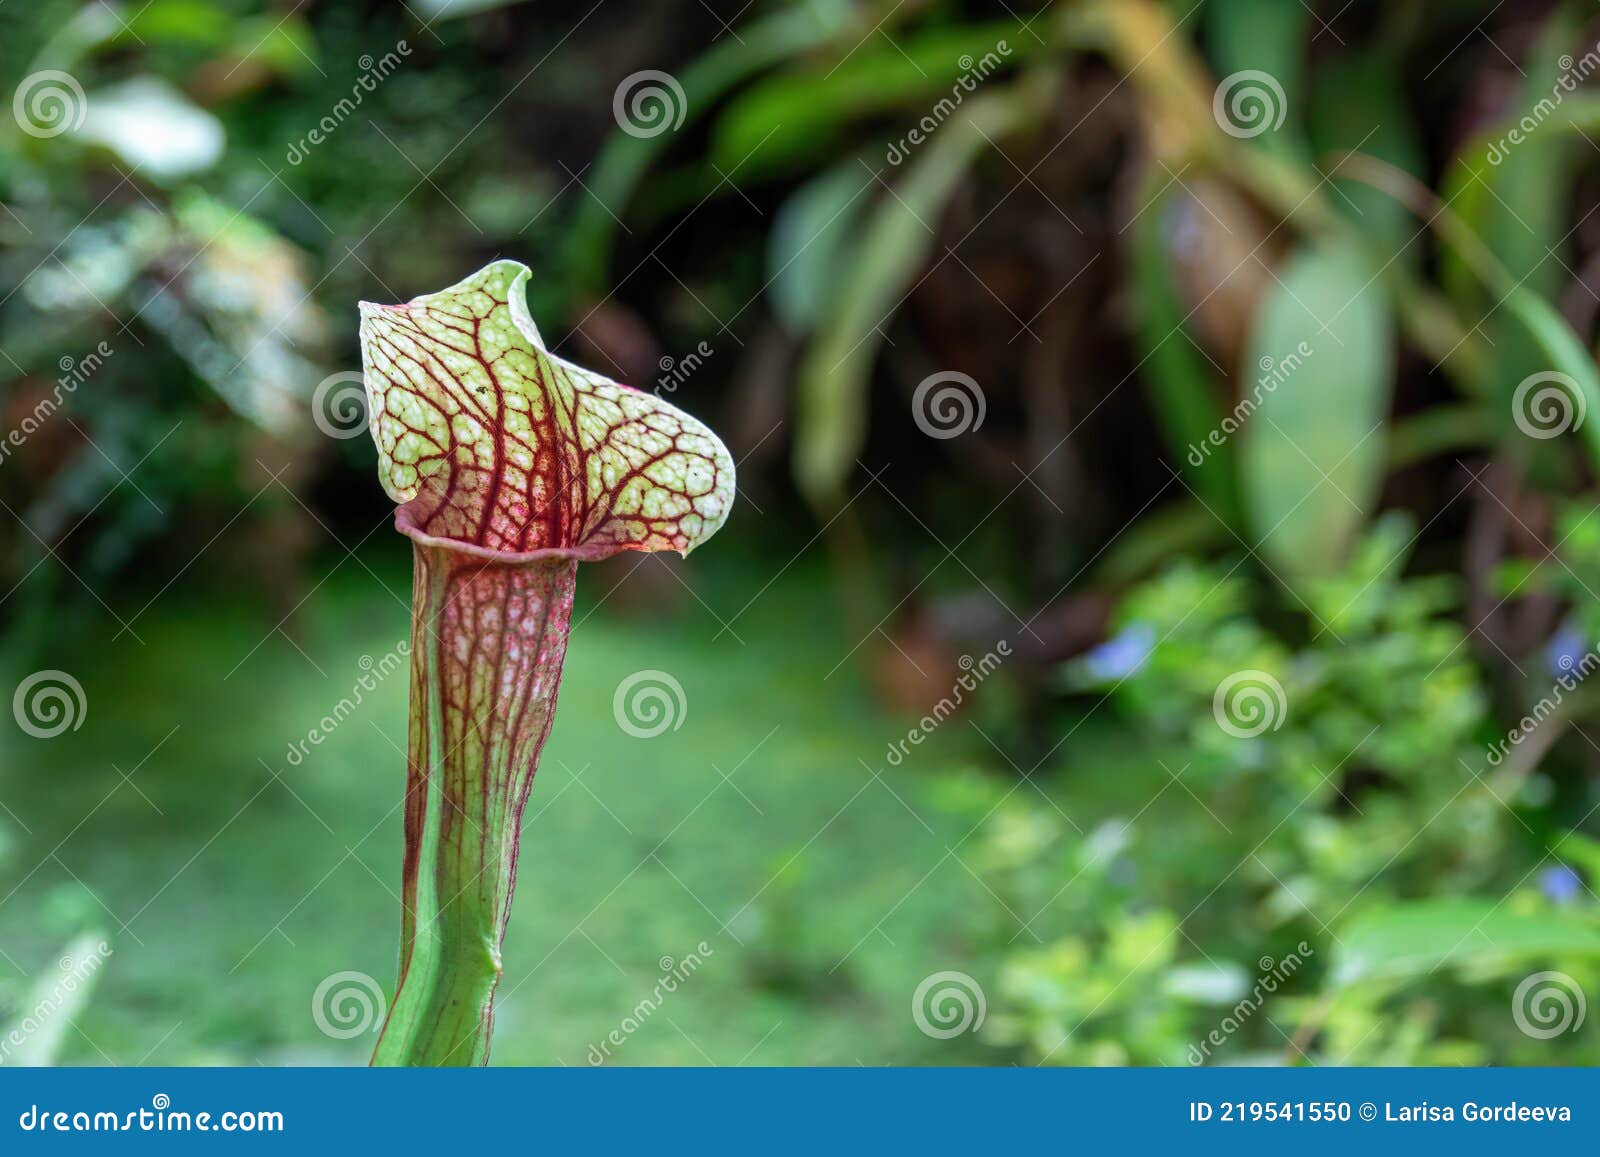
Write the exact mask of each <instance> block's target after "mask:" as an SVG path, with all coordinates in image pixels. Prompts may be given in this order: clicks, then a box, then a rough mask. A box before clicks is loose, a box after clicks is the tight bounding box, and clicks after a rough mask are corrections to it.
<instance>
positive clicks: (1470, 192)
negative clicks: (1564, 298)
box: [1440, 8, 1588, 382]
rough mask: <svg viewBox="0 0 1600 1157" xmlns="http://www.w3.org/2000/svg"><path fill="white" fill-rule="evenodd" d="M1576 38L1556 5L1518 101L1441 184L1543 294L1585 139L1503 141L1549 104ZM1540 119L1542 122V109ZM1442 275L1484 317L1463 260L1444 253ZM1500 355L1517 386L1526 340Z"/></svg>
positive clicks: (1554, 267) (1455, 206)
mask: <svg viewBox="0 0 1600 1157" xmlns="http://www.w3.org/2000/svg"><path fill="white" fill-rule="evenodd" d="M1576 35H1577V24H1576V21H1575V19H1574V18H1573V13H1572V11H1571V10H1570V9H1561V8H1557V9H1556V10H1555V14H1554V15H1553V16H1551V17H1550V19H1549V20H1548V21H1547V23H1546V24H1545V26H1544V28H1543V29H1542V30H1541V31H1540V34H1539V38H1538V40H1537V41H1536V42H1535V44H1534V45H1533V47H1532V49H1531V50H1530V51H1529V52H1528V53H1527V57H1526V59H1525V60H1524V61H1523V62H1522V63H1523V65H1524V66H1525V69H1526V71H1525V72H1524V76H1523V80H1522V83H1521V90H1520V92H1519V93H1518V96H1517V99H1516V100H1515V101H1514V102H1513V104H1512V106H1511V107H1510V108H1509V109H1508V110H1507V112H1506V115H1505V116H1504V117H1503V118H1502V119H1501V120H1500V121H1499V122H1497V123H1496V124H1494V125H1492V126H1491V127H1490V128H1489V129H1487V130H1485V131H1484V132H1483V133H1482V134H1481V135H1479V136H1478V137H1476V138H1474V139H1473V140H1471V141H1469V142H1468V143H1467V144H1466V145H1465V146H1463V147H1462V149H1461V151H1460V152H1459V153H1458V154H1457V156H1456V158H1455V160H1454V161H1453V162H1452V163H1451V164H1450V166H1449V167H1448V169H1447V170H1446V173H1445V177H1444V180H1443V182H1442V184H1441V187H1440V195H1441V196H1442V197H1443V198H1444V200H1445V202H1446V203H1447V204H1449V205H1450V207H1451V209H1452V210H1453V211H1454V212H1455V214H1456V215H1457V216H1458V217H1460V218H1461V220H1462V221H1464V222H1465V223H1466V226H1467V228H1468V229H1470V230H1471V231H1472V232H1473V233H1474V234H1475V235H1476V236H1477V237H1479V238H1481V239H1482V240H1483V242H1484V243H1485V244H1486V245H1487V246H1488V247H1489V251H1490V252H1491V253H1493V254H1494V255H1495V257H1496V258H1498V259H1499V261H1500V263H1501V264H1502V265H1504V266H1505V268H1506V269H1507V271H1509V272H1510V274H1511V278H1512V280H1513V281H1515V282H1518V283H1521V284H1526V285H1527V286H1528V287H1529V288H1531V289H1533V290H1535V291H1537V292H1540V293H1543V294H1546V295H1550V294H1553V293H1554V292H1555V289H1556V287H1557V286H1558V285H1559V284H1560V281H1561V279H1562V277H1563V275H1564V273H1565V271H1564V270H1563V269H1562V267H1561V263H1560V262H1558V261H1551V260H1550V251H1551V249H1552V248H1555V247H1558V246H1559V245H1560V244H1561V243H1562V241H1563V239H1564V237H1565V236H1566V233H1567V227H1566V225H1565V221H1566V218H1567V214H1568V198H1567V189H1568V187H1569V185H1570V183H1571V180H1572V177H1573V173H1574V157H1575V156H1576V153H1575V152H1574V148H1575V146H1577V145H1578V144H1579V143H1580V142H1577V141H1575V140H1574V139H1573V138H1571V137H1570V136H1567V135H1566V134H1564V133H1560V132H1546V131H1544V126H1543V125H1541V126H1540V127H1539V128H1538V129H1536V130H1535V131H1533V132H1531V133H1528V134H1526V136H1525V137H1524V139H1523V140H1522V141H1521V142H1520V143H1516V144H1511V143H1509V142H1506V141H1504V140H1503V139H1502V136H1503V134H1505V133H1506V132H1507V131H1508V130H1509V129H1510V128H1512V126H1513V124H1514V123H1515V122H1517V121H1519V120H1521V119H1522V118H1523V117H1524V116H1525V115H1532V114H1534V112H1535V110H1536V109H1538V108H1539V106H1540V105H1541V103H1543V104H1546V105H1548V104H1549V102H1550V101H1551V99H1552V97H1551V94H1552V92H1557V91H1558V89H1557V81H1558V79H1559V77H1560V72H1559V70H1558V64H1557V58H1558V57H1559V55H1560V53H1561V52H1562V51H1563V50H1564V49H1565V48H1566V47H1567V46H1568V45H1569V44H1571V43H1572V42H1573V40H1574V38H1575V37H1576ZM1538 120H1539V121H1543V120H1544V115H1543V114H1542V112H1541V113H1539V114H1538ZM1583 147H1584V148H1585V149H1587V148H1588V146H1583ZM1508 162H1509V163H1508ZM1441 273H1442V277H1443V281H1444V284H1445V286H1446V288H1447V289H1449V290H1450V291H1451V295H1452V297H1454V298H1455V300H1456V301H1457V302H1458V303H1459V304H1460V305H1462V307H1463V308H1466V309H1469V310H1474V309H1475V310H1476V311H1477V312H1478V313H1481V312H1482V297H1481V294H1480V293H1479V292H1478V288H1477V285H1476V282H1475V280H1474V278H1473V277H1472V273H1471V271H1470V270H1469V269H1467V268H1465V267H1464V266H1463V265H1462V264H1461V262H1460V260H1459V258H1458V256H1451V255H1446V257H1445V259H1444V260H1443V262H1442V263H1441ZM1474 316H1476V314H1474ZM1498 353H1499V356H1498V357H1497V359H1496V360H1497V361H1498V362H1499V364H1500V366H1501V367H1502V369H1501V372H1502V373H1509V374H1511V375H1512V377H1511V380H1512V381H1513V382H1515V381H1517V380H1518V379H1520V378H1521V377H1522V376H1523V375H1524V374H1526V373H1528V372H1529V369H1530V368H1531V367H1529V366H1528V363H1527V361H1526V356H1527V353H1528V348H1527V346H1526V345H1525V344H1524V343H1522V342H1520V341H1516V340H1513V342H1512V343H1511V345H1510V346H1509V347H1507V348H1502V349H1500V350H1499V351H1498ZM1519 367H1520V372H1517V370H1518V368H1519Z"/></svg>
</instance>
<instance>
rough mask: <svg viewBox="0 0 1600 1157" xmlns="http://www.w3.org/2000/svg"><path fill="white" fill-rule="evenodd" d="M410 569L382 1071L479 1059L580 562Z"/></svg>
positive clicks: (440, 555)
mask: <svg viewBox="0 0 1600 1157" xmlns="http://www.w3.org/2000/svg"><path fill="white" fill-rule="evenodd" d="M415 560H416V575H415V581H414V589H413V595H412V608H413V612H412V613H413V619H412V650H411V726H410V737H409V739H410V752H409V755H408V758H407V783H406V805H405V811H406V816H405V842H406V847H405V859H404V873H403V876H404V883H403V895H402V899H403V915H402V918H401V946H400V980H399V983H398V985H397V988H396V992H395V998H394V1002H393V1004H392V1005H391V1006H390V1008H389V1016H388V1019H387V1021H386V1022H385V1024H384V1028H383V1033H382V1035H381V1036H380V1037H379V1038H378V1046H377V1049H376V1050H375V1051H374V1053H373V1056H372V1063H373V1064H374V1065H481V1064H484V1063H486V1062H487V1061H488V1058H489V1040H490V1035H491V1032H492V1029H493V1022H494V992H495V987H496V985H497V984H498V983H499V980H500V944H501V941H502V939H503V938H504V936H505V927H506V918H507V915H508V914H509V911H510V906H511V895H512V891H513V889H514V888H515V886H516V873H517V844H518V835H519V831H520V828H521V820H522V809H523V806H524V805H525V804H526V803H527V799H528V792H529V791H530V790H531V788H532V786H533V775H534V771H535V769H536V767H537V765H538V759H539V751H540V749H541V748H542V747H543V746H544V740H545V736H546V735H547V734H548V733H549V730H550V724H551V721H552V720H553V718H554V715H555V704H556V693H557V691H558V689H559V687H560V682H561V664H562V660H563V659H564V658H565V656H566V648H567V632H568V630H569V629H570V625H571V616H572V595H573V589H574V586H575V578H576V573H577V563H576V562H574V561H572V560H571V559H564V558H539V559H535V560H533V561H520V562H499V561H495V560H493V559H492V558H486V557H483V556H480V555H477V554H472V553H468V552H465V551H457V550H451V549H448V548H445V547H441V546H438V545H435V544H424V543H421V542H418V543H417V544H416V547H415Z"/></svg>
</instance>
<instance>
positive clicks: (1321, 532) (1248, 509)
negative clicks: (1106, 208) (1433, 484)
mask: <svg viewBox="0 0 1600 1157" xmlns="http://www.w3.org/2000/svg"><path fill="white" fill-rule="evenodd" d="M1392 347H1393V334H1392V322H1391V320H1390V315H1389V309H1388V303H1387V301H1386V300H1385V298H1384V295H1383V291H1382V288H1381V286H1380V285H1379V284H1378V282H1377V280H1376V278H1375V276H1374V271H1372V270H1370V269H1368V267H1367V263H1366V262H1365V261H1363V260H1362V259H1361V257H1360V256H1359V255H1358V254H1356V253H1354V252H1352V251H1350V250H1349V249H1344V248H1336V247H1333V246H1331V245H1329V246H1325V247H1321V248H1308V249H1305V250H1302V251H1301V252H1299V253H1297V254H1296V255H1295V256H1294V257H1292V258H1291V259H1290V261H1289V262H1288V263H1287V264H1286V265H1285V267H1284V268H1283V269H1282V270H1280V271H1279V272H1278V274H1277V277H1276V279H1275V281H1274V283H1273V285H1272V286H1271V287H1270V288H1269V290H1268V293H1267V295H1266V298H1265V300H1264V301H1263V302H1262V305H1261V310H1260V313H1259V314H1258V316H1257V318H1256V322H1255V326H1254V329H1253V332H1252V334H1251V339H1250V342H1249V345H1248V349H1249V356H1248V357H1247V358H1246V360H1245V365H1244V375H1245V378H1246V381H1245V382H1244V383H1242V384H1241V390H1240V407H1241V410H1243V409H1244V408H1246V407H1248V406H1251V405H1252V404H1253V406H1254V409H1253V412H1249V413H1248V415H1247V416H1244V417H1243V419H1242V429H1241V431H1240V434H1239V436H1240V437H1241V438H1242V439H1243V441H1242V445H1241V447H1240V462H1239V470H1240V487H1241V490H1242V492H1243V498H1244V505H1245V513H1246V519H1247V521H1248V523H1249V526H1250V528H1251V532H1252V536H1253V538H1254V539H1255V541H1256V543H1257V544H1259V546H1260V548H1261V550H1262V553H1263V555H1264V556H1265V559H1266V562H1267V564H1268V565H1269V566H1270V567H1271V568H1272V569H1273V570H1274V572H1275V573H1276V574H1278V575H1279V576H1280V577H1281V578H1282V579H1284V581H1286V582H1288V583H1290V585H1294V584H1295V582H1296V580H1298V579H1305V578H1313V577H1317V576H1322V575H1327V574H1329V573H1331V572H1333V571H1334V570H1335V569H1336V568H1337V567H1338V565H1339V563H1340V562H1341V561H1342V560H1343V559H1344V557H1345V554H1346V552H1347V550H1348V549H1349V546H1350V543H1351V542H1352V541H1353V540H1354V538H1355V536H1356V535H1357V534H1358V533H1359V531H1360V530H1361V527H1362V526H1363V525H1364V524H1365V522H1366V521H1367V519H1368V518H1370V517H1371V515H1372V513H1373V511H1374V509H1375V507H1376V504H1377V498H1378V490H1379V486H1380V484H1381V482H1382V480H1383V469H1384V455H1385V436H1384V431H1383V425H1384V422H1385V419H1386V417H1387V415H1388V413H1389V402H1390V395H1391V392H1392V389H1393V384H1394V351H1393V348H1392Z"/></svg>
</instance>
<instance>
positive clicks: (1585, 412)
mask: <svg viewBox="0 0 1600 1157" xmlns="http://www.w3.org/2000/svg"><path fill="white" fill-rule="evenodd" d="M1504 305H1505V307H1506V310H1507V311H1508V312H1510V313H1511V315H1512V316H1513V317H1515V318H1517V320H1519V321H1520V322H1521V323H1522V326H1523V330H1524V331H1525V333H1526V334H1527V336H1528V337H1529V339H1531V341H1532V343H1533V345H1534V347H1535V349H1536V350H1537V351H1538V352H1539V354H1541V355H1543V358H1544V359H1548V365H1546V366H1544V367H1543V368H1544V369H1554V370H1555V371H1556V372H1557V373H1560V374H1564V375H1565V376H1566V377H1567V378H1569V379H1570V380H1571V381H1572V382H1573V383H1574V384H1575V385H1576V386H1577V389H1578V391H1579V393H1580V394H1581V395H1582V396H1581V397H1580V398H1577V399H1574V401H1573V404H1574V405H1575V406H1576V407H1577V409H1576V410H1575V411H1573V413H1574V416H1575V420H1574V422H1573V424H1572V428H1573V429H1575V430H1577V431H1578V433H1580V434H1581V435H1582V436H1583V440H1584V442H1585V444H1586V445H1587V446H1588V447H1589V456H1590V459H1591V460H1592V461H1593V462H1594V464H1595V466H1596V468H1600V372H1597V371H1596V369H1595V364H1594V358H1593V357H1592V356H1591V355H1590V353H1589V351H1588V350H1586V349H1584V348H1583V344H1582V343H1581V342H1580V341H1579V340H1578V335H1577V334H1575V333H1573V332H1572V327H1571V326H1569V325H1568V324H1567V322H1566V319H1564V318H1563V317H1562V316H1561V315H1560V314H1559V313H1557V312H1556V308H1555V306H1553V305H1551V304H1550V303H1549V302H1547V301H1545V300H1544V298H1542V297H1540V296H1539V295H1538V294H1537V293H1534V292H1533V291H1531V290H1529V289H1526V288H1524V287H1522V286H1520V285H1516V286H1512V287H1511V289H1510V290H1509V291H1508V292H1507V294H1506V297H1505V301H1504ZM1512 397H1513V398H1514V397H1515V392H1514V391H1513V394H1512ZM1521 408H1522V409H1523V410H1525V409H1526V405H1525V404H1524V405H1523V406H1522V407H1521ZM1516 409H1517V403H1516V402H1513V403H1512V405H1511V406H1510V407H1508V409H1507V414H1508V415H1509V416H1510V417H1511V419H1512V421H1513V423H1515V422H1516V420H1517V417H1518V414H1517V413H1516Z"/></svg>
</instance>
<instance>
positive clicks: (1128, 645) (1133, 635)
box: [1083, 623, 1156, 683]
mask: <svg viewBox="0 0 1600 1157" xmlns="http://www.w3.org/2000/svg"><path fill="white" fill-rule="evenodd" d="M1155 645H1156V632H1155V628H1154V627H1152V626H1150V624H1149V623H1130V624H1129V625H1128V626H1126V627H1124V628H1123V629H1122V630H1121V631H1120V632H1118V633H1117V634H1116V635H1114V636H1112V637H1111V638H1109V639H1107V640H1106V641H1105V642H1103V643H1101V644H1100V645H1099V646H1098V647H1096V648H1095V649H1094V650H1092V651H1090V652H1089V653H1088V654H1087V655H1085V656H1084V657H1083V663H1084V666H1085V667H1086V668H1087V669H1088V671H1089V674H1090V675H1092V676H1094V678H1096V679H1098V680H1100V681H1101V682H1106V683H1109V682H1113V681H1115V680H1117V679H1126V678H1127V677H1128V676H1129V675H1132V674H1133V673H1134V672H1135V671H1137V670H1138V669H1139V668H1140V667H1142V666H1144V662H1145V660H1146V659H1148V658H1149V657H1150V652H1151V651H1152V650H1153V649H1154V648H1155Z"/></svg>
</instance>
